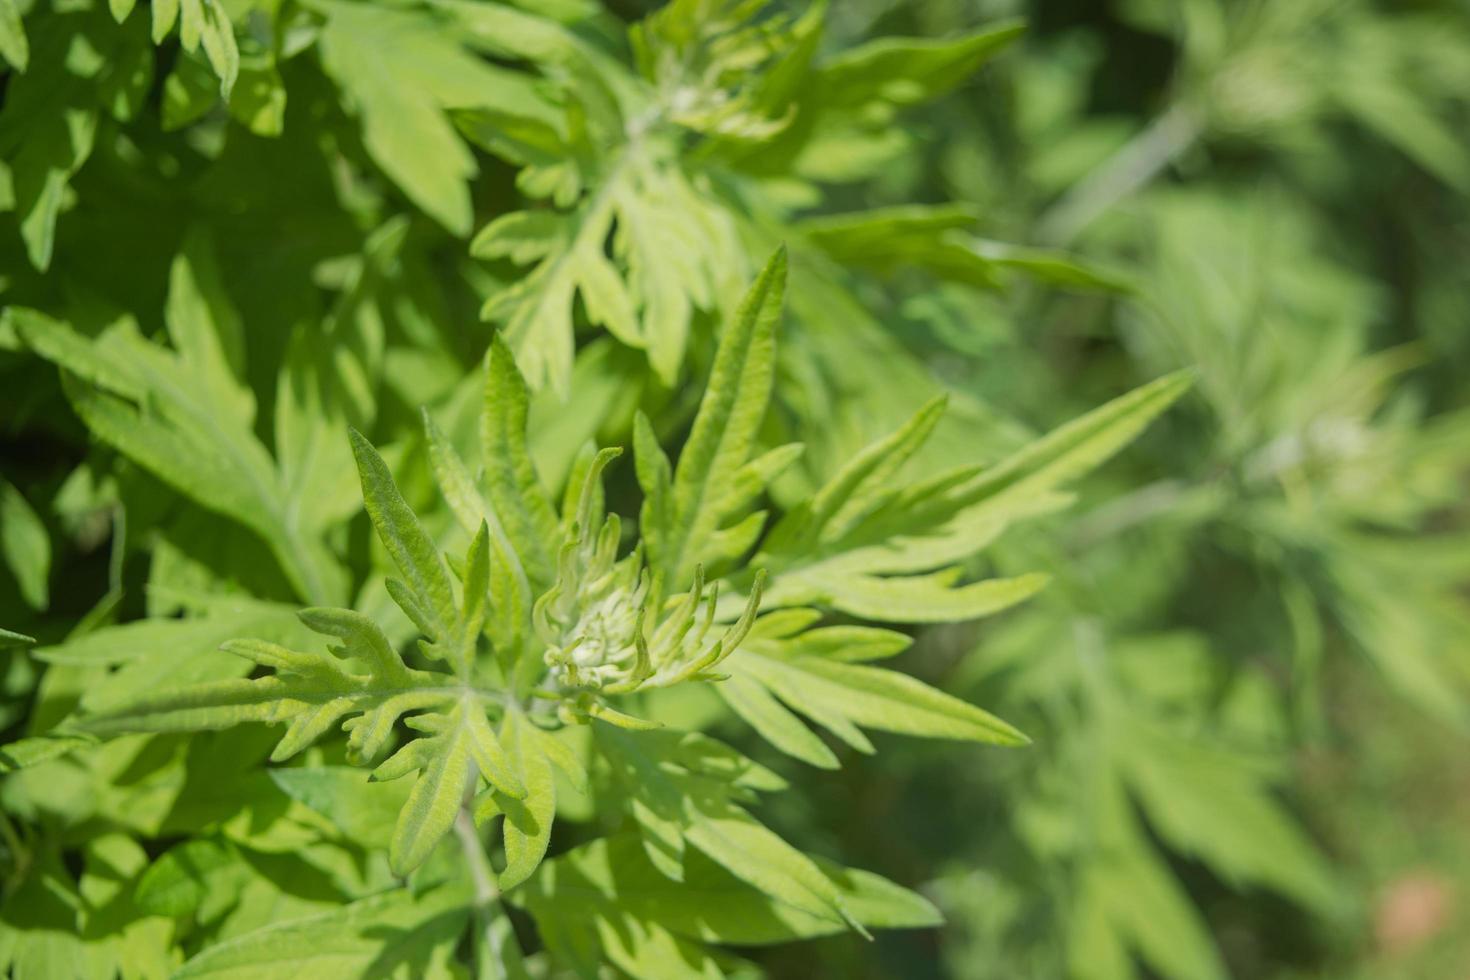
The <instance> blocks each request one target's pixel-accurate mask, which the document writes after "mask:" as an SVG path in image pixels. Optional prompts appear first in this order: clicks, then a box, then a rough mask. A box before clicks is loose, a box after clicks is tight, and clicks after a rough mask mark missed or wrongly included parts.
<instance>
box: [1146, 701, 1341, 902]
mask: <svg viewBox="0 0 1470 980" xmlns="http://www.w3.org/2000/svg"><path fill="white" fill-rule="evenodd" d="M1121 766H1122V771H1123V773H1124V774H1125V778H1126V779H1127V780H1128V784H1129V786H1130V787H1131V788H1132V790H1133V791H1134V792H1135V793H1136V794H1138V797H1139V801H1140V803H1141V804H1142V806H1143V809H1144V812H1145V813H1146V814H1147V815H1148V819H1149V822H1150V823H1151V824H1152V825H1153V826H1154V827H1155V829H1156V830H1157V832H1158V833H1159V835H1160V836H1161V837H1162V838H1163V839H1164V840H1165V841H1167V842H1168V843H1169V845H1170V846H1171V847H1173V848H1175V849H1177V850H1179V851H1181V852H1182V853H1185V854H1189V855H1192V856H1194V857H1196V858H1198V859H1199V860H1202V861H1204V862H1205V863H1207V864H1209V865H1210V867H1211V868H1213V869H1215V870H1217V871H1219V872H1221V873H1223V874H1225V875H1226V876H1228V877H1229V878H1231V879H1233V880H1235V881H1238V882H1241V883H1243V884H1244V883H1250V884H1263V885H1267V886H1269V887H1272V888H1275V889H1277V890H1278V891H1281V892H1283V893H1284V894H1286V895H1288V896H1290V897H1291V898H1293V899H1295V900H1296V901H1299V902H1302V903H1303V904H1306V905H1309V906H1315V907H1316V908H1318V909H1321V910H1323V911H1324V912H1331V911H1333V910H1334V909H1336V908H1337V907H1338V906H1339V905H1340V902H1341V895H1342V889H1341V888H1340V887H1339V885H1338V883H1337V882H1336V881H1335V880H1334V877H1333V875H1332V873H1331V871H1330V869H1329V867H1328V865H1327V863H1326V861H1325V860H1324V859H1323V857H1322V855H1321V854H1320V852H1319V851H1318V849H1317V847H1316V845H1315V844H1314V843H1313V842H1312V841H1311V839H1310V838H1308V837H1307V835H1306V834H1305V833H1303V832H1302V830H1301V829H1300V828H1299V827H1298V826H1297V824H1296V823H1295V821H1293V820H1292V818H1291V817H1290V815H1289V814H1288V813H1287V812H1286V811H1285V810H1284V808H1283V807H1282V806H1281V805H1280V804H1279V803H1277V802H1276V800H1274V799H1273V798H1272V796H1271V793H1270V791H1269V789H1268V787H1267V786H1266V785H1263V778H1262V777H1263V775H1265V774H1264V773H1262V772H1261V771H1260V769H1259V766H1258V762H1257V760H1252V759H1251V758H1250V757H1248V756H1245V755H1243V754H1241V753H1238V752H1232V751H1230V750H1228V749H1226V748H1225V747H1223V746H1217V745H1213V744H1210V743H1208V742H1204V741H1201V740H1198V739H1186V738H1179V737H1176V736H1175V735H1174V734H1173V733H1170V732H1165V731H1161V730H1157V729H1155V728H1153V727H1151V726H1147V725H1144V724H1142V723H1136V724H1133V725H1130V726H1129V728H1128V736H1127V743H1126V748H1125V749H1124V750H1123V751H1122V754H1121Z"/></svg>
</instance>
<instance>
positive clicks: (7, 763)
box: [0, 633, 97, 773]
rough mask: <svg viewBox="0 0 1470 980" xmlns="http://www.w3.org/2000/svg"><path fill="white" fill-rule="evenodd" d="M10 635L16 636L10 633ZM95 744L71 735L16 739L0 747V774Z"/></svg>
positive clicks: (35, 764)
mask: <svg viewBox="0 0 1470 980" xmlns="http://www.w3.org/2000/svg"><path fill="white" fill-rule="evenodd" d="M11 635H12V636H15V635H17V634H14V633H12V634H11ZM31 642H35V641H34V640H33V641H31ZM96 743H97V740H96V739H94V738H92V737H90V736H87V735H76V734H71V733H52V734H50V735H34V736H32V737H30V738H22V739H17V740H16V741H14V742H9V743H7V744H5V745H0V773H3V772H14V771H15V770H17V769H28V768H30V767H31V766H38V765H40V764H41V763H43V762H50V761H51V760H52V759H59V758H60V757H61V756H63V755H67V754H68V753H70V752H74V751H76V750H77V749H80V748H85V747H86V746H88V745H95V744H96Z"/></svg>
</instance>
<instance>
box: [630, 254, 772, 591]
mask: <svg viewBox="0 0 1470 980" xmlns="http://www.w3.org/2000/svg"><path fill="white" fill-rule="evenodd" d="M785 288H786V251H785V249H779V250H777V252H776V253H775V254H774V255H773V256H771V258H770V260H769V261H768V262H767V263H766V266H765V268H764V269H762V270H761V273H760V275H759V276H757V277H756V280H755V282H754V283H753V284H752V285H751V287H750V290H749V292H747V293H746V296H745V299H744V300H743V301H742V302H741V304H740V308H739V310H738V311H737V312H736V314H735V316H734V317H733V318H732V319H731V320H730V321H729V322H728V323H727V324H726V325H725V329H724V331H723V332H722V333H721V334H720V343H719V347H718V349H717V350H716V353H715V363H714V367H713V368H712V369H711V372H710V380H709V384H708V386H707V387H706V388H705V393H704V398H703V399H702V400H701V401H700V405H699V412H698V413H697V414H696V415H695V417H694V427H693V429H692V431H691V432H690V434H689V440H688V442H686V443H685V445H684V449H683V452H682V453H681V454H680V456H679V465H678V467H677V468H676V469H675V470H674V472H673V479H672V482H671V483H669V484H668V485H667V487H665V486H664V484H663V476H662V470H663V469H665V468H666V463H661V462H659V461H658V459H657V457H656V456H655V458H653V459H650V460H646V461H642V462H640V465H639V477H640V480H647V481H648V482H645V483H644V486H643V489H644V492H645V493H646V494H647V495H648V497H649V499H650V500H652V501H656V503H655V504H653V505H652V506H651V507H650V508H649V509H647V510H646V512H645V526H644V527H643V528H642V533H643V540H644V542H645V544H646V545H647V548H648V556H649V562H650V565H651V566H652V567H653V568H654V569H656V570H660V571H662V572H663V573H664V574H665V576H666V577H667V580H668V581H669V582H670V583H679V584H682V583H684V582H688V581H692V580H693V577H694V569H695V566H696V565H701V564H703V565H707V566H712V570H714V569H718V568H719V567H720V566H721V565H723V564H727V563H729V562H730V561H732V560H733V559H734V558H736V557H738V556H739V555H740V554H741V553H742V552H744V551H745V550H746V549H747V548H749V547H750V545H751V544H753V543H754V533H752V532H758V531H759V523H758V522H757V523H754V524H750V522H744V523H739V524H736V525H735V526H734V527H728V526H727V525H728V524H729V522H731V521H732V520H737V519H738V518H740V517H741V516H743V515H742V513H741V511H742V510H743V509H744V508H745V507H747V506H748V504H749V500H750V498H751V497H752V496H754V492H758V490H759V489H760V487H756V489H755V491H754V492H752V490H751V488H750V487H749V485H748V484H746V483H745V482H744V481H741V480H739V479H735V477H736V474H737V473H738V471H739V470H740V469H741V467H743V466H744V465H745V464H746V462H747V460H748V459H749V457H750V454H751V452H752V450H753V448H754V445H755V437H756V431H757V429H758V428H759V427H760V424H761V420H762V419H763V418H764V417H765V414H766V406H767V404H768V403H769V402H770V398H771V384H772V381H773V377H774V371H775V331H776V325H777V323H778V322H779V320H780V318H781V306H782V299H783V296H784V295H785ZM637 444H638V445H639V446H640V447H643V448H644V450H645V454H648V453H651V452H652V450H653V445H652V443H651V440H649V439H648V438H647V436H646V435H645V436H643V437H640V438H639V439H638V443H637ZM650 517H651V518H653V519H654V521H655V523H652V524H651V526H649V518H650ZM758 520H759V519H758ZM748 524H749V527H750V529H749V531H747V525H748Z"/></svg>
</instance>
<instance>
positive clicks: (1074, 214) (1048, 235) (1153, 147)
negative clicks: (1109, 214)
mask: <svg viewBox="0 0 1470 980" xmlns="http://www.w3.org/2000/svg"><path fill="white" fill-rule="evenodd" d="M1199 134H1200V122H1199V119H1198V118H1197V117H1196V116H1195V114H1194V112H1193V111H1192V110H1190V109H1189V108H1188V107H1186V106H1185V105H1184V104H1183V103H1179V102H1176V103H1174V105H1172V106H1170V107H1169V109H1168V111H1166V112H1165V113H1164V114H1163V115H1161V116H1159V117H1158V118H1157V119H1155V120H1154V121H1153V122H1151V123H1149V124H1148V126H1147V127H1145V128H1144V130H1143V132H1141V133H1139V134H1138V135H1137V136H1135V137H1133V139H1131V140H1129V141H1128V142H1127V143H1126V144H1124V146H1123V148H1122V149H1120V150H1118V152H1116V153H1114V154H1113V155H1112V156H1111V157H1109V158H1108V160H1107V162H1105V163H1103V164H1102V165H1101V166H1099V167H1098V168H1097V169H1095V170H1093V171H1092V172H1091V173H1090V174H1088V175H1087V176H1086V177H1084V178H1083V179H1082V180H1081V181H1080V182H1079V183H1077V184H1076V185H1075V186H1073V187H1072V189H1071V190H1069V191H1068V192H1067V193H1066V194H1064V195H1062V199H1061V200H1059V201H1057V203H1055V204H1053V205H1052V206H1051V207H1050V208H1048V209H1047V210H1046V212H1045V213H1044V214H1042V216H1041V218H1040V219H1039V220H1038V221H1037V223H1036V237H1037V239H1038V240H1039V241H1040V242H1042V243H1043V244H1048V245H1065V244H1066V243H1068V242H1069V241H1071V240H1072V239H1073V238H1075V237H1076V236H1077V235H1078V233H1080V232H1081V231H1082V230H1083V229H1084V228H1086V227H1087V226H1088V225H1090V224H1092V222H1093V221H1095V220H1096V219H1097V218H1098V217H1099V216H1101V215H1102V214H1103V212H1105V211H1107V210H1108V209H1109V208H1111V207H1112V206H1113V205H1114V204H1117V203H1118V202H1119V201H1121V200H1122V199H1123V198H1125V197H1127V196H1128V195H1130V194H1132V193H1133V192H1134V191H1136V190H1138V189H1139V188H1140V187H1142V186H1143V185H1145V184H1147V183H1148V182H1149V181H1150V180H1153V178H1154V177H1156V176H1157V175H1158V173H1159V171H1161V170H1163V169H1164V168H1165V167H1167V166H1168V165H1169V164H1170V163H1171V162H1173V161H1174V159H1175V158H1177V157H1178V156H1179V155H1180V154H1181V153H1183V152H1184V151H1185V150H1186V149H1188V148H1189V146H1190V145H1191V144H1193V143H1194V141H1195V140H1196V139H1197V138H1198V137H1199Z"/></svg>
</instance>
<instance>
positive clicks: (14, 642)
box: [0, 628, 36, 650]
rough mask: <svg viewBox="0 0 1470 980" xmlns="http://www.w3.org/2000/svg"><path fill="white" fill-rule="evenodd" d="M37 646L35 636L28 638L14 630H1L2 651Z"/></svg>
mask: <svg viewBox="0 0 1470 980" xmlns="http://www.w3.org/2000/svg"><path fill="white" fill-rule="evenodd" d="M35 645H36V638H35V637H34V636H26V635H25V634H24V633H17V632H15V631H14V630H8V629H4V628H0V650H9V649H13V648H15V647H31V646H35Z"/></svg>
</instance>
